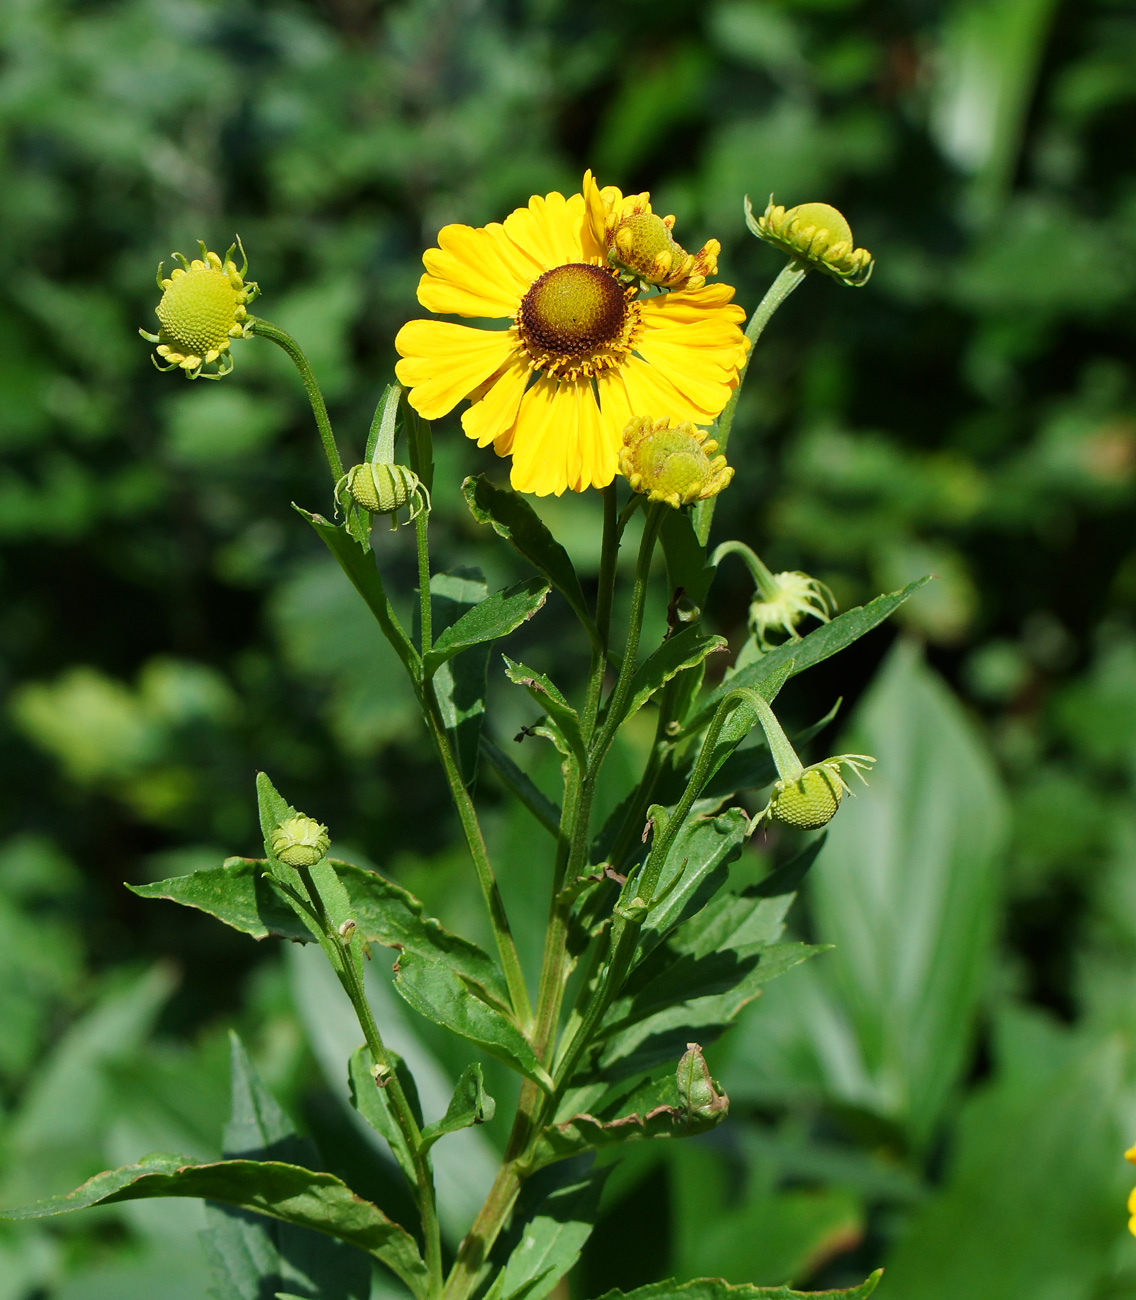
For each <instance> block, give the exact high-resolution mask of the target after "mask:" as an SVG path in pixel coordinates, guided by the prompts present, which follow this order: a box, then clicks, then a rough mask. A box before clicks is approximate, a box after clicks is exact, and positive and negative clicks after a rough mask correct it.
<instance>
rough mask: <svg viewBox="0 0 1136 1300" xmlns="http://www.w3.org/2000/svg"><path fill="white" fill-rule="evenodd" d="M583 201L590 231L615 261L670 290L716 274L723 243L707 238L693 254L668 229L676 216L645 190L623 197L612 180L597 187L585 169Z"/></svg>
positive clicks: (699, 284) (693, 286) (702, 281)
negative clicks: (657, 209)
mask: <svg viewBox="0 0 1136 1300" xmlns="http://www.w3.org/2000/svg"><path fill="white" fill-rule="evenodd" d="M584 202H585V204H586V205H587V208H588V221H589V223H590V225H591V228H592V234H593V235H594V237H595V239H596V242H597V243H598V244H600V245H601V246H602V247H603V248H604V249H605V250H606V252H607V258H608V261H609V262H611V263H612V264H613V265H615V266H618V267H621V268H622V269H623V270H625V271H630V272H631V274H632V275H635V276H638V277H639V278H640V279H641V280H646V281H648V282H649V283H650V284H659V285H663V286H665V287H666V288H668V289H701V288H702V286H703V285H704V284H705V283H706V277H707V276H709V275H717V274H718V254H719V253H720V252H721V251H722V245H721V244H720V243H719V242H718V241H717V240H716V239H711V240H708V241H707V242H706V243H705V244H703V246H702V248H701V249H699V251H698V252H697V253H688V252H687V251H686V249H685V248H682V247H680V246H679V245H678V244H676V243H675V240H674V236H673V235H672V234H671V231H672V230H673V229H674V223H675V219H674V217H660V216H658V215H657V214H656V213H654V212H652V211H651V196H650V195H649V194H629V195H628V196H627V197H626V198H624V196H623V194H622V193H621V192H620V191H619V190H618V189H616V187H615V186H614V185H605V186H604V188H603V189H602V190H601V189H600V187H599V186H598V185H597V184H596V181H595V178H594V177H593V176H592V173H591V172H590V171H586V172H585V173H584Z"/></svg>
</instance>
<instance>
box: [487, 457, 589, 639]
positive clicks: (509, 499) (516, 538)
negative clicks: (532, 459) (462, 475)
mask: <svg viewBox="0 0 1136 1300" xmlns="http://www.w3.org/2000/svg"><path fill="white" fill-rule="evenodd" d="M462 495H463V496H464V497H465V500H466V504H467V505H468V506H469V510H470V513H471V514H472V515H473V517H474V518H475V519H476V520H477V522H478V523H480V524H489V525H490V526H491V527H492V528H493V530H494V532H496V533H497V534H498V535H499V536H500V537H503V538H505V540H506V541H507V542H510V543H511V544H512V546H513V547H514V548H515V549H516V550H517V551H518V552H519V553H520V554H521V555H523V556H524V557H525V559H526V560H528V562H529V563H530V564H531V565H533V566H534V568H537V569H539V570H540V571H541V573H543V574H544V575H545V576H546V577H547V578H548V580H549V582H551V583H552V585H553V586H554V587H555V588H556V589H557V591H559V592H560V593H561V595H562V596H564V598H565V599H566V600H567V601H568V603H569V605H571V606H572V608H573V609H574V610H575V611H576V614H577V615H578V616H579V618H580V619H581V621H582V622H583V623H584V626H585V627H588V628H591V627H592V626H593V624H592V617H591V614H589V612H588V608H587V605H586V603H585V601H584V592H583V589H582V588H581V586H580V579H579V578H578V577H577V576H576V570H575V569H574V568H573V567H572V561H571V560H570V559H569V557H568V552H567V551H566V550H565V549H564V547H563V546H561V545H560V543H559V542H558V541H557V540H556V538H555V537H553V535H552V534H551V533H550V532H549V530H548V528H547V526H546V525H545V524H544V522H543V520H542V519H541V518H540V516H539V515H538V514H537V513H536V511H535V510H534V509H533V508H532V506H530V505H529V503H528V502H527V501H526V500H525V499H524V497H522V496H520V495H519V494H518V493H516V492H514V491H513V490H512V489H511V488H499V487H495V486H494V485H493V484H492V483H490V482H489V480H488V479H487V478H486V477H485V475H484V474H479V475H478V476H477V477H476V478H467V479H466V480H465V482H464V483H463V484H462Z"/></svg>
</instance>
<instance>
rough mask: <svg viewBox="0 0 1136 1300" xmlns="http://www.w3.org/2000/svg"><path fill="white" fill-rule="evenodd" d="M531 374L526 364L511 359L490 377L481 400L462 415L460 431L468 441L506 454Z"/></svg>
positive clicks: (516, 358)
mask: <svg viewBox="0 0 1136 1300" xmlns="http://www.w3.org/2000/svg"><path fill="white" fill-rule="evenodd" d="M530 373H531V372H530V370H529V367H528V363H527V362H526V361H524V360H523V359H522V358H520V357H513V358H512V359H511V360H510V362H509V364H508V365H507V366H506V367H505V370H504V371H503V372H502V373H501V374H500V375H496V376H494V377H493V379H492V381H491V383H490V385H489V387H488V388H487V390H486V392H485V394H484V396H482V397H479V398H477V399H476V400H475V401H474V403H473V405H472V406H471V407H470V408H469V410H468V411H463V412H462V428H463V429H464V430H465V434H466V437H467V438H473V439H474V441H475V442H476V443H477V445H478V446H479V447H487V446H488V445H489V444H490V443H493V446H494V448H495V450H496V452H497V454H498V455H499V456H507V455H508V454H509V450H510V448H511V447H512V445H513V426H514V424H515V423H516V419H517V409H518V407H519V406H520V404H521V398H522V397H523V396H524V392H525V385H526V384H527V383H528V381H529V375H530Z"/></svg>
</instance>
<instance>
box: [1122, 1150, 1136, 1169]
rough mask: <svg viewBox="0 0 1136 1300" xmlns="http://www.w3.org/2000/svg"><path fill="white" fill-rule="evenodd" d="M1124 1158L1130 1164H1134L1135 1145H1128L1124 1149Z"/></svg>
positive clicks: (1135, 1156) (1135, 1157) (1135, 1155)
mask: <svg viewBox="0 0 1136 1300" xmlns="http://www.w3.org/2000/svg"><path fill="white" fill-rule="evenodd" d="M1124 1158H1125V1160H1127V1161H1128V1163H1129V1164H1130V1165H1136V1146H1130V1147H1129V1148H1128V1150H1127V1151H1125V1153H1124Z"/></svg>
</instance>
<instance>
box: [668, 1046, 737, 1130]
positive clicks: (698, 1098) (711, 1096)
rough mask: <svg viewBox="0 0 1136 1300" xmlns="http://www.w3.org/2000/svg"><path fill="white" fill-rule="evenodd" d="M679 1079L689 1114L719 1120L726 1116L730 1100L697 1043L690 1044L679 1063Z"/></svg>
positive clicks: (679, 1092) (679, 1094)
mask: <svg viewBox="0 0 1136 1300" xmlns="http://www.w3.org/2000/svg"><path fill="white" fill-rule="evenodd" d="M677 1081H678V1097H679V1101H680V1102H681V1103H682V1106H683V1108H684V1109H685V1110H686V1111H687V1113H688V1114H689V1115H691V1116H697V1117H698V1118H699V1119H708V1120H713V1121H715V1122H717V1121H718V1120H721V1119H725V1117H726V1115H727V1114H728V1112H729V1109H730V1099H729V1097H727V1096H726V1094H725V1093H724V1092H721V1091H719V1089H720V1086H721V1085H720V1084H719V1083H718V1082H717V1080H715V1079H712V1078H711V1077H710V1067H709V1066H708V1065H707V1064H706V1058H705V1057H704V1056H703V1055H702V1048H701V1047H699V1045H698V1044H697V1043H687V1045H686V1051H685V1052H684V1053H683V1055H682V1059H681V1060H680V1061H679V1063H678V1073H677Z"/></svg>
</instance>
